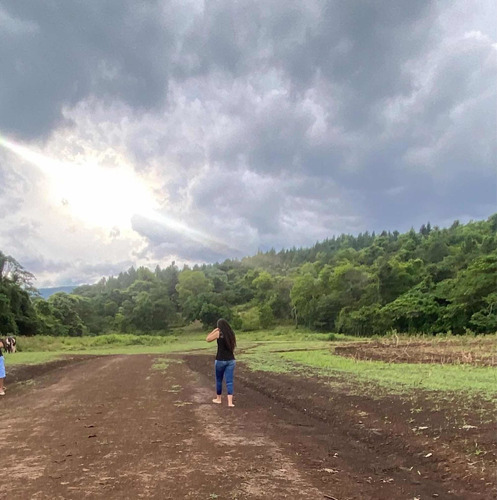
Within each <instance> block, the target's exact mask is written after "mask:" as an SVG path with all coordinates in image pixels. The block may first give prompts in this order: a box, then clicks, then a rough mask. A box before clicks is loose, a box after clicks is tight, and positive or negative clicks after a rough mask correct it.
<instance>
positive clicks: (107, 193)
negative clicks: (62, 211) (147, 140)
mask: <svg viewBox="0 0 497 500" xmlns="http://www.w3.org/2000/svg"><path fill="white" fill-rule="evenodd" d="M0 144H1V145H3V146H4V147H6V148H7V149H9V150H10V151H12V152H13V153H16V154H17V155H18V156H20V157H21V158H23V159H24V160H26V161H28V162H30V163H32V164H33V165H36V166H37V167H38V168H39V169H40V170H41V171H42V172H43V173H44V174H45V176H46V178H47V179H48V181H49V185H50V192H49V193H47V194H48V196H49V199H50V200H51V201H53V202H55V203H56V204H62V205H63V206H64V207H65V208H66V209H67V210H69V211H70V213H71V214H72V215H73V216H75V217H77V218H78V219H80V220H81V221H82V222H83V223H86V224H88V225H91V226H94V227H103V228H112V227H119V228H121V229H128V228H131V218H132V216H133V215H134V214H142V215H146V214H150V213H154V208H155V206H154V205H155V204H154V199H153V196H152V194H151V192H150V190H149V189H148V187H147V186H146V185H145V183H144V182H143V181H142V180H141V179H140V178H139V177H138V176H137V175H136V173H135V172H134V171H133V170H132V169H131V168H130V167H127V166H126V167H119V168H106V167H102V166H99V165H96V164H77V163H65V162H61V161H59V160H56V159H54V158H49V157H47V156H45V155H42V154H40V153H37V152H35V151H32V150H30V149H28V148H26V147H24V146H21V145H19V144H15V143H13V142H11V141H6V140H5V139H0Z"/></svg>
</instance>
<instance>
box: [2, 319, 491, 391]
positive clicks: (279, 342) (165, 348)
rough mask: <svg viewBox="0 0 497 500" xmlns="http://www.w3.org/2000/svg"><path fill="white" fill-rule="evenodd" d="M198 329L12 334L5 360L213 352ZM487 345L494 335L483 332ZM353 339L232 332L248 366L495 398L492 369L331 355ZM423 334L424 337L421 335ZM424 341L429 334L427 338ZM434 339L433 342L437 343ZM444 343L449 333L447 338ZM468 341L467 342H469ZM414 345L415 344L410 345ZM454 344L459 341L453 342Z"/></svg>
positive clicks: (286, 331) (287, 331) (287, 330)
mask: <svg viewBox="0 0 497 500" xmlns="http://www.w3.org/2000/svg"><path fill="white" fill-rule="evenodd" d="M205 336H206V332H204V331H202V330H201V329H198V328H197V329H193V328H189V329H178V330H176V331H175V332H173V334H172V335H165V336H147V335H131V334H125V335H124V334H109V335H102V336H96V337H76V338H65V337H25V338H23V337H18V345H19V348H20V349H19V351H20V352H18V353H16V354H15V355H6V357H5V360H6V366H7V370H8V366H9V365H13V364H33V363H44V362H47V361H50V360H53V359H57V358H59V357H61V356H64V355H68V354H71V355H77V354H85V355H89V354H94V355H106V354H145V353H150V354H158V355H167V354H169V353H193V354H194V353H199V354H207V353H210V354H212V355H213V354H214V352H215V343H211V344H208V343H206V342H205ZM489 339H490V344H491V346H492V348H493V349H495V346H497V336H490V337H487V338H486V341H487V343H488V341H489ZM354 340H361V341H365V340H366V339H357V338H350V337H345V336H342V335H336V334H316V333H312V332H310V331H306V330H295V329H293V328H291V327H280V328H276V329H274V330H270V331H255V332H250V333H245V334H239V335H238V354H237V359H239V360H240V361H241V362H244V363H245V364H246V365H247V366H248V367H249V368H250V369H252V370H261V371H269V372H280V373H285V372H286V373H297V372H298V373H301V374H312V375H316V374H317V375H319V376H322V377H325V378H330V379H331V378H333V377H335V378H336V376H341V377H342V379H343V378H344V377H345V379H346V380H347V383H348V385H356V386H357V387H358V388H359V387H361V386H363V387H364V386H365V385H367V384H371V383H373V384H376V385H377V386H379V387H382V388H384V389H386V390H388V391H391V392H405V391H409V390H410V389H422V390H427V391H451V392H454V391H456V392H464V393H467V394H475V395H476V394H478V395H482V396H484V397H486V398H489V399H497V369H496V368H495V367H492V366H472V365H468V364H443V365H442V364H436V363H432V364H427V363H424V364H423V363H389V362H384V361H358V360H355V359H351V358H346V357H342V356H338V355H335V354H334V353H333V346H335V345H337V343H339V342H340V343H342V342H351V341H354ZM424 340H427V339H426V338H425V339H424ZM427 341H428V342H430V340H429V339H428V340H427ZM440 342H441V340H440V339H435V340H433V343H434V344H435V343H440ZM447 342H448V344H447V345H449V343H450V342H451V339H448V340H447ZM469 343H470V342H469ZM413 348H415V347H413ZM459 348H460V347H459Z"/></svg>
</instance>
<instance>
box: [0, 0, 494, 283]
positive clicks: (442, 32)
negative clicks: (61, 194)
mask: <svg viewBox="0 0 497 500" xmlns="http://www.w3.org/2000/svg"><path fill="white" fill-rule="evenodd" d="M496 19H497V7H496V6H495V3H494V2H491V1H482V2H478V3H474V2H470V1H469V0H459V1H456V2H451V3H446V2H437V1H432V0H419V1H416V2H413V1H410V0H403V1H398V0H383V1H380V2H369V1H365V0H361V1H359V0H358V1H354V2H343V1H338V0H334V1H324V0H319V1H318V0H310V1H306V2H296V1H288V0H285V1H283V0H279V1H274V2H266V1H262V0H260V1H258V0H247V1H245V2H233V1H228V0H220V1H210V2H204V1H196V0H190V1H160V0H155V1H150V2H146V3H140V4H137V3H136V2H131V1H121V0H119V1H117V0H108V1H96V0H94V1H87V2H77V1H65V0H58V1H53V2H49V3H44V2H41V3H40V2H36V1H34V0H30V1H27V0H15V1H14V0H11V1H6V2H3V3H2V4H1V6H0V59H1V60H2V72H1V73H0V134H1V135H3V136H6V137H7V138H10V139H12V140H15V141H18V142H20V143H22V144H24V145H27V146H28V147H33V148H36V149H37V150H38V151H41V152H43V153H45V154H47V155H50V156H51V157H56V158H62V159H64V160H65V161H67V162H71V161H80V160H81V158H85V157H88V156H90V157H91V158H93V159H95V158H96V159H97V160H98V161H99V162H100V163H102V164H105V165H106V166H107V168H114V169H119V168H120V165H121V164H122V163H123V162H126V163H127V164H129V165H131V166H132V168H133V169H134V171H135V172H136V175H137V176H138V177H140V178H146V179H147V182H149V185H150V186H151V193H153V194H152V195H153V197H154V200H155V202H156V210H157V214H158V215H161V214H162V215H163V217H164V218H165V217H167V218H168V219H167V220H172V219H174V220H175V221H178V223H177V225H176V226H175V225H174V224H169V225H167V224H166V225H164V226H162V227H161V226H160V224H158V223H157V220H156V221H155V222H154V221H151V220H147V218H146V217H145V216H143V214H142V215H140V214H137V216H136V217H134V218H133V220H132V222H131V229H132V231H131V232H126V231H124V230H122V228H120V227H117V226H116V228H115V229H113V230H111V231H110V232H109V231H104V230H103V229H102V228H94V229H93V230H92V229H91V228H89V227H84V228H82V227H79V226H78V222H77V221H76V220H73V219H71V217H70V216H69V215H68V214H67V213H66V212H67V210H66V212H64V207H62V208H61V207H60V203H59V202H60V200H59V202H56V203H55V202H54V201H53V200H52V201H49V200H47V199H46V198H44V197H43V193H41V194H40V189H42V191H43V183H44V182H45V181H44V180H43V179H42V178H40V174H39V172H36V171H35V170H33V169H30V168H29V167H27V166H26V164H25V163H23V162H21V161H19V159H18V158H15V157H14V156H12V155H11V154H8V153H6V152H2V151H1V150H0V182H1V183H2V184H1V185H0V196H1V200H0V218H1V219H2V230H1V232H0V247H1V248H2V250H3V251H4V252H6V253H9V254H12V255H14V256H15V257H16V258H18V259H20V260H21V261H22V262H28V263H30V264H32V267H33V269H35V271H38V269H41V263H44V262H47V263H50V262H57V263H58V264H57V265H59V264H60V263H64V262H66V268H65V270H64V269H63V268H59V267H55V268H52V270H51V272H50V273H48V267H50V266H48V267H47V274H46V276H45V275H44V274H43V271H39V273H41V274H40V275H42V276H43V278H42V280H45V281H46V282H50V283H55V284H62V283H63V282H67V280H69V279H70V281H71V282H72V283H73V282H78V281H80V282H84V281H88V280H92V279H94V275H95V272H96V271H97V270H98V271H101V272H102V274H110V273H115V272H116V267H115V264H116V263H120V264H121V263H122V264H128V263H134V264H135V265H140V264H145V265H151V266H153V265H155V264H156V263H160V264H166V265H167V264H168V263H169V262H170V261H171V260H176V261H177V262H212V261H216V260H222V259H224V258H233V257H240V256H243V255H249V254H251V253H253V252H255V251H257V250H258V249H268V248H271V247H274V248H282V247H291V246H294V245H296V246H302V245H310V244H313V243H314V242H315V241H316V240H318V239H323V238H326V237H330V236H332V235H333V234H338V233H341V232H345V233H358V232H360V231H364V230H376V231H378V230H382V229H390V230H395V229H397V230H400V231H403V230H407V229H409V228H410V227H411V226H414V227H419V226H420V225H421V224H422V223H425V222H427V221H430V222H431V223H432V224H441V225H443V224H447V223H450V222H451V221H452V220H453V219H461V220H468V219H479V218H486V217H487V216H489V215H490V214H491V213H492V212H494V211H495V207H496V191H497V187H496V175H495V174H496V159H497V145H496V141H495V133H496V131H497V117H496V113H495V109H496V104H497V40H496V32H497V21H496ZM116 189H119V186H116ZM110 198H111V197H110ZM54 203H55V204H54ZM88 203H91V197H89V200H88ZM53 225H56V226H57V227H58V232H59V233H58V236H57V235H56V231H54V230H53V229H51V228H52V227H53ZM185 226H188V227H191V228H192V231H191V233H190V234H188V232H183V233H182V231H181V229H180V228H181V227H185ZM195 234H204V235H205V238H206V239H205V241H204V240H202V238H200V239H199V238H195V236H194V235H195ZM202 237H203V236H202ZM209 238H210V240H212V241H214V240H215V241H216V243H215V244H211V245H210V244H209ZM67 240H71V241H76V242H79V243H76V244H74V245H72V244H68V243H67ZM219 241H222V242H223V245H220V244H219ZM81 242H84V243H81ZM82 249H84V250H82ZM109 252H110V253H109ZM109 256H111V257H110V260H109ZM78 259H79V260H78ZM75 260H77V261H78V262H81V264H80V265H78V266H77V267H74V268H73V271H74V273H73V274H72V275H71V272H72V271H71V262H74V261H75ZM37 262H38V263H40V265H38V264H36V263H37ZM85 263H86V264H85ZM85 266H86V267H85ZM106 269H108V272H106ZM92 273H93V274H92Z"/></svg>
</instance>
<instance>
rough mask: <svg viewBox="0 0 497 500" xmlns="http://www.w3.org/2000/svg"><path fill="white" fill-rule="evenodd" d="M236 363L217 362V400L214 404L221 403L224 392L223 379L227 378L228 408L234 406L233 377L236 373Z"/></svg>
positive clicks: (233, 361)
mask: <svg viewBox="0 0 497 500" xmlns="http://www.w3.org/2000/svg"><path fill="white" fill-rule="evenodd" d="M235 366H236V361H235V360H231V361H218V360H216V362H215V368H216V394H217V398H216V399H214V400H213V402H214V403H221V394H222V392H223V378H226V388H227V390H228V406H234V405H233V375H234V371H235Z"/></svg>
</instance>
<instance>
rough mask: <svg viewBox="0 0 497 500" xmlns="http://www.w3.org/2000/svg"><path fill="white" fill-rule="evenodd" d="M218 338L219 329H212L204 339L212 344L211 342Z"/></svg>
mask: <svg viewBox="0 0 497 500" xmlns="http://www.w3.org/2000/svg"><path fill="white" fill-rule="evenodd" d="M218 338H219V328H214V330H212V332H211V333H209V335H207V337H206V338H205V340H206V341H207V342H212V341H213V340H216V339H218Z"/></svg>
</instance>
